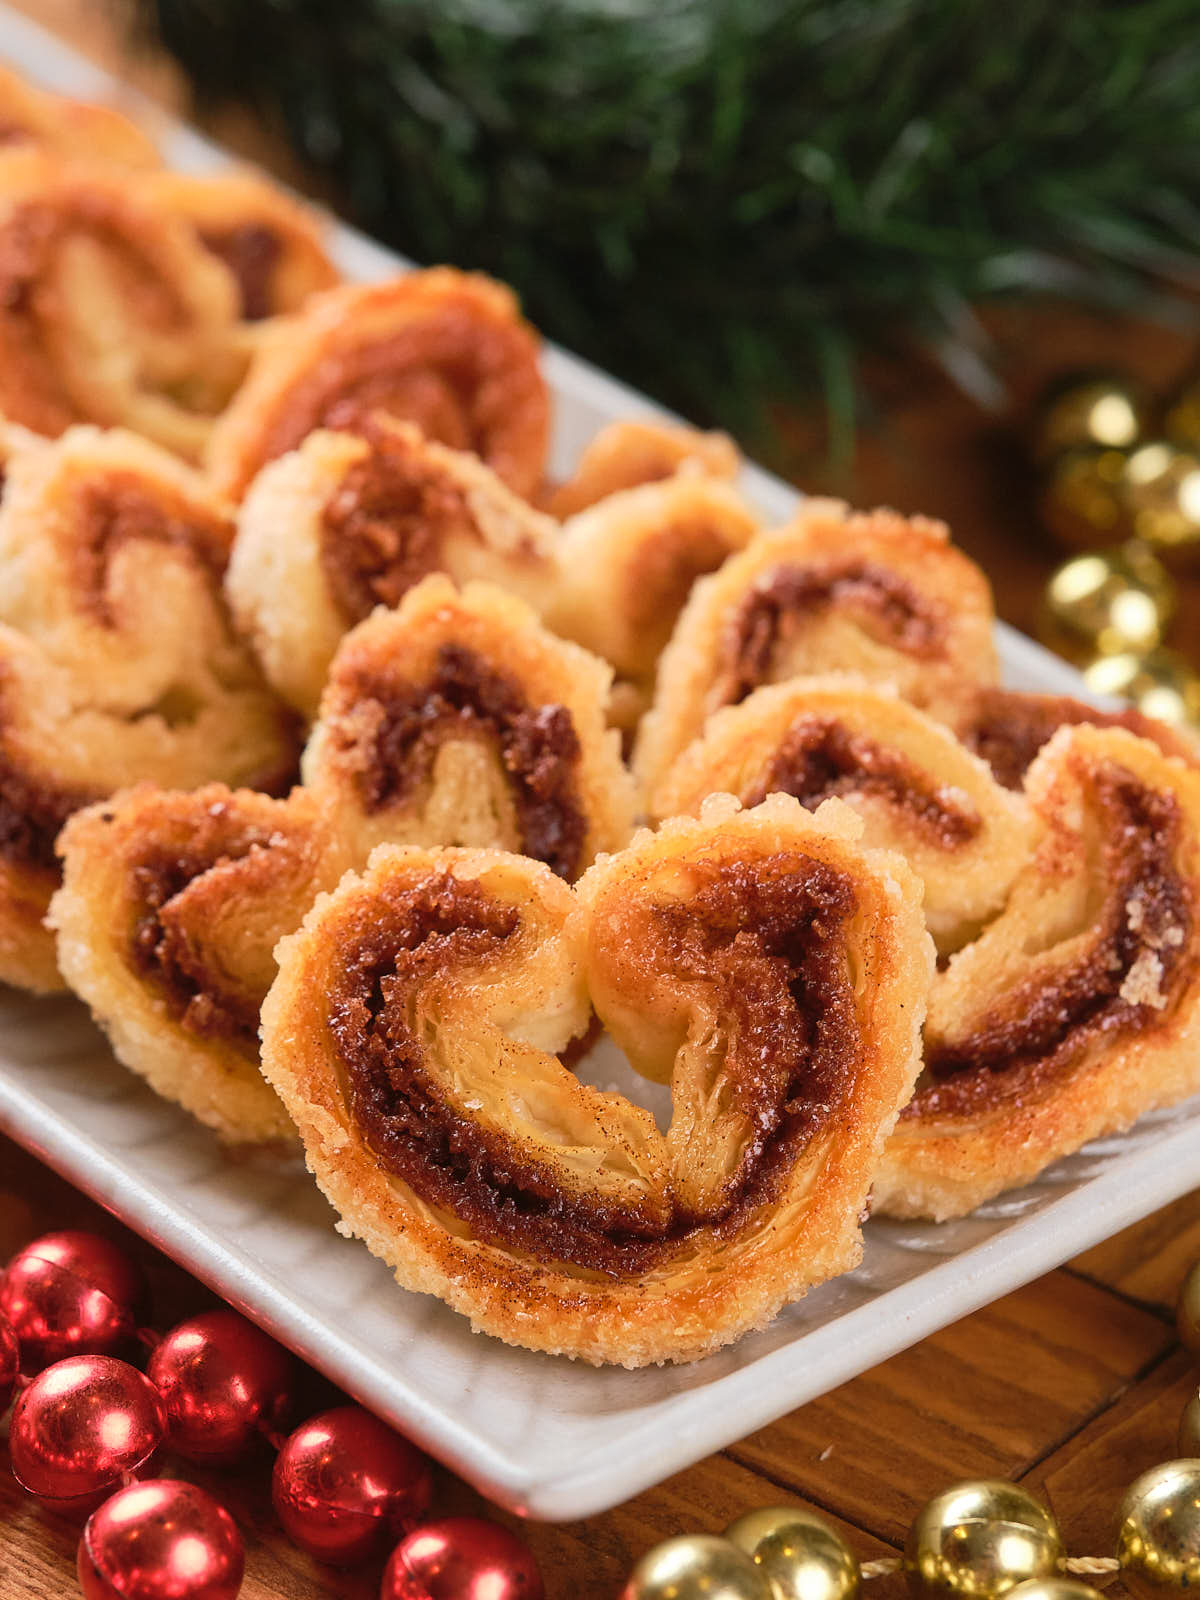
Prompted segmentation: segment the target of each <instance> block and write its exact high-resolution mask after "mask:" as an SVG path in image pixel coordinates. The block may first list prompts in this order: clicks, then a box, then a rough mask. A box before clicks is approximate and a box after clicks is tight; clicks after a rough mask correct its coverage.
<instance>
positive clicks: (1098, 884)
mask: <svg viewBox="0 0 1200 1600" xmlns="http://www.w3.org/2000/svg"><path fill="white" fill-rule="evenodd" d="M1026 793H1027V795H1028V798H1029V801H1030V804H1031V805H1032V807H1033V809H1034V812H1035V814H1036V816H1037V818H1038V820H1039V822H1040V824H1041V828H1042V830H1043V831H1042V835H1041V838H1040V840H1039V841H1038V844H1037V846H1036V849H1035V851H1034V854H1033V856H1032V858H1031V859H1030V861H1029V863H1028V864H1027V866H1026V867H1025V869H1024V871H1023V872H1021V873H1020V874H1019V875H1018V877H1017V879H1016V881H1015V883H1014V885H1013V889H1012V893H1011V895H1010V896H1009V900H1008V904H1007V905H1006V906H1005V908H1004V910H1003V911H1002V912H1001V914H1000V915H999V916H998V917H997V918H996V919H995V921H993V922H992V923H991V924H990V925H989V926H988V927H987V928H986V929H985V931H984V932H983V933H982V934H981V936H980V937H979V938H978V939H976V940H975V941H974V943H972V944H970V945H968V946H967V947H966V948H965V949H963V950H961V951H959V952H958V954H957V955H954V956H952V957H951V958H950V963H949V966H948V967H947V969H946V970H945V971H944V972H940V973H939V974H938V975H937V977H936V978H935V979H934V983H933V987H932V989H931V991H930V996H929V1015H928V1020H927V1022H926V1028H925V1064H924V1069H923V1071H922V1075H921V1078H920V1081H919V1082H918V1084H917V1088H916V1092H915V1093H914V1095H913V1098H912V1101H911V1102H910V1104H909V1105H908V1106H907V1107H906V1109H905V1111H904V1113H903V1115H902V1116H901V1119H900V1122H899V1124H898V1125H897V1129H896V1132H895V1134H894V1135H893V1137H892V1138H891V1140H890V1141H889V1143H888V1146H887V1150H886V1152H885V1154H884V1159H883V1163H882V1166H881V1169H880V1173H879V1176H878V1178H877V1181H876V1199H877V1203H878V1206H879V1208H880V1209H882V1210H885V1211H889V1212H892V1213H894V1214H898V1215H903V1216H932V1217H935V1218H942V1217H949V1216H957V1215H959V1214H960V1213H962V1212H965V1211H969V1210H971V1209H972V1208H973V1207H974V1206H976V1205H978V1204H979V1203H980V1202H981V1201H983V1200H986V1199H988V1198H990V1197H991V1196H992V1195H995V1194H998V1193H1000V1192H1001V1191H1002V1190H1005V1189H1010V1188H1014V1187H1016V1186H1017V1185H1019V1184H1022V1183H1026V1182H1028V1181H1029V1180H1030V1179H1031V1178H1034V1177H1035V1176H1036V1175H1037V1174H1038V1173H1039V1172H1041V1171H1042V1169H1043V1168H1044V1167H1047V1166H1049V1164H1050V1163H1051V1162H1052V1161H1056V1160H1057V1159H1058V1158H1059V1157H1060V1156H1064V1155H1067V1154H1069V1153H1070V1152H1071V1151H1074V1150H1077V1149H1078V1148H1079V1147H1080V1146H1081V1145H1082V1144H1084V1143H1085V1142H1086V1141H1087V1140H1088V1139H1093V1138H1097V1137H1099V1136H1100V1135H1101V1134H1105V1133H1111V1132H1113V1131H1114V1130H1116V1129H1120V1128H1126V1127H1128V1126H1129V1125H1130V1124H1131V1123H1132V1122H1134V1121H1135V1120H1136V1119H1137V1118H1138V1117H1139V1116H1141V1115H1142V1114H1143V1113H1144V1112H1146V1111H1149V1110H1150V1109H1151V1108H1153V1107H1154V1106H1162V1105H1170V1104H1172V1103H1173V1102H1174V1101H1176V1100H1180V1099H1182V1098H1184V1097H1185V1096H1186V1095H1189V1094H1192V1093H1194V1092H1195V1091H1196V1090H1197V1089H1200V771H1197V770H1196V769H1194V768H1192V767H1188V766H1187V765H1185V764H1184V763H1183V762H1182V761H1179V760H1176V759H1174V758H1172V757H1170V756H1168V755H1166V754H1164V753H1163V751H1162V750H1161V749H1159V747H1158V746H1157V745H1156V744H1153V743H1151V742H1150V741H1149V740H1146V739H1140V738H1138V737H1136V736H1135V735H1134V734H1132V733H1130V732H1128V731H1127V730H1126V729H1124V728H1097V727H1092V726H1089V725H1087V724H1080V725H1077V726H1068V727H1064V728H1062V729H1060V730H1059V732H1058V733H1056V734H1055V735H1054V736H1053V738H1052V739H1051V740H1050V742H1049V743H1048V744H1047V745H1046V746H1045V747H1044V749H1043V750H1042V751H1041V753H1040V754H1039V755H1038V756H1037V758H1036V759H1035V761H1034V763H1033V765H1032V767H1031V768H1030V769H1029V775H1028V779H1027V781H1026Z"/></svg>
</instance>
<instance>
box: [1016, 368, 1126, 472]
mask: <svg viewBox="0 0 1200 1600" xmlns="http://www.w3.org/2000/svg"><path fill="white" fill-rule="evenodd" d="M1145 421H1146V407H1145V402H1144V400H1143V398H1142V396H1141V394H1140V392H1139V391H1138V390H1137V389H1136V388H1135V387H1134V386H1133V385H1131V384H1130V383H1128V382H1127V381H1126V380H1125V379H1124V378H1123V377H1121V376H1120V374H1118V373H1096V374H1093V375H1091V376H1082V377H1081V376H1077V377H1074V378H1071V379H1068V380H1067V381H1066V382H1065V383H1064V384H1061V385H1059V386H1058V387H1057V388H1056V389H1055V390H1054V391H1053V392H1052V393H1051V394H1050V395H1049V396H1048V397H1047V399H1046V400H1045V402H1044V403H1043V406H1042V409H1041V414H1040V416H1039V417H1038V421H1037V429H1036V437H1035V440H1034V446H1035V454H1036V455H1037V457H1038V459H1039V460H1042V461H1045V460H1049V459H1051V458H1052V457H1054V456H1056V455H1059V454H1061V452H1062V451H1064V450H1072V449H1077V448H1079V447H1081V446H1087V445H1092V446H1099V447H1100V448H1101V449H1108V450H1128V449H1129V448H1130V446H1131V445H1134V444H1136V443H1137V441H1138V439H1139V438H1140V437H1141V434H1142V431H1143V429H1144V427H1145Z"/></svg>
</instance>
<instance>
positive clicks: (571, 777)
mask: <svg viewBox="0 0 1200 1600" xmlns="http://www.w3.org/2000/svg"><path fill="white" fill-rule="evenodd" d="M611 679H612V674H611V671H610V669H609V668H608V667H606V666H605V664H604V663H603V662H601V661H599V660H597V659H596V658H595V657H594V656H590V655H588V653H587V652H586V651H584V650H581V649H580V648H579V647H578V646H577V645H573V644H569V643H568V642H567V641H566V640H563V639H558V638H556V637H555V636H554V635H553V634H551V633H549V632H547V630H546V629H545V628H543V627H542V626H541V625H540V623H539V622H538V620H537V618H536V617H535V616H534V614H533V612H532V611H530V609H529V607H528V606H526V605H525V604H524V603H523V602H522V601H520V600H518V599H517V597H516V596H515V595H509V594H505V593H503V591H501V590H499V589H496V588H493V587H492V586H491V585H489V584H483V583H472V584H468V585H467V587H466V588H465V589H464V590H463V591H462V593H461V594H460V593H458V591H457V590H456V589H455V587H454V585H453V584H452V583H451V582H450V580H449V579H448V578H446V577H443V576H441V575H434V576H431V577H428V578H426V579H424V581H423V582H421V583H420V584H418V586H417V587H416V588H415V589H411V590H410V591H409V592H408V594H407V595H406V596H405V598H404V600H403V602H402V603H401V605H400V606H399V608H398V609H397V610H395V611H377V612H376V613H375V614H374V615H373V616H372V617H370V618H368V620H367V621H366V622H363V623H361V624H360V625H359V626H358V627H357V628H356V629H355V630H354V631H353V633H351V634H349V635H348V636H347V637H346V639H345V640H344V641H343V643H342V646H341V648H340V649H339V651H338V653H337V656H336V657H335V659H334V663H333V669H332V671H331V673H330V677H329V682H328V685H327V687H326V690H325V694H324V696H323V698H322V701H321V717H320V720H319V722H318V723H317V725H316V728H315V729H314V731H313V736H312V738H311V739H310V741H309V744H308V747H307V749H306V750H305V753H304V763H303V771H304V779H305V782H306V783H308V784H310V785H312V786H313V787H314V788H315V789H318V790H319V791H320V792H321V793H322V794H324V795H326V796H327V797H328V803H329V805H330V807H331V810H332V812H333V814H334V816H335V818H336V823H335V825H336V827H337V828H338V830H339V832H340V833H342V834H343V835H345V836H347V837H349V838H352V839H354V840H355V841H356V852H357V853H358V854H359V855H360V856H361V858H362V859H364V860H365V859H366V854H367V852H368V851H369V850H370V849H371V848H372V847H373V846H374V845H376V844H379V843H382V842H384V841H390V842H399V843H408V842H412V843H416V844H432V843H443V844H457V845H490V846H497V847H500V848H502V849H510V850H515V851H519V852H520V853H521V854H523V855H527V856H530V857H532V858H533V859H534V860H536V861H540V862H544V863H545V864H546V865H547V866H548V867H550V868H551V870H552V871H554V872H555V873H557V874H558V876H559V877H562V878H566V879H568V880H572V879H574V878H577V877H578V876H579V874H580V873H581V872H582V871H583V870H584V868H585V867H587V866H588V865H589V864H590V863H591V862H592V861H593V860H594V859H595V858H596V856H597V855H598V854H599V853H600V852H601V851H606V850H615V849H618V848H619V847H620V846H621V845H623V844H624V843H625V842H626V840H627V839H628V838H629V835H630V832H631V830H632V825H633V814H634V790H633V782H632V779H631V778H630V776H629V773H628V771H627V770H626V768H625V766H624V764H623V763H622V761H621V757H620V751H619V748H618V735H617V734H616V733H615V732H614V731H612V730H611V729H609V728H608V727H607V726H606V724H605V717H604V712H605V705H606V702H607V697H608V689H609V685H610V683H611Z"/></svg>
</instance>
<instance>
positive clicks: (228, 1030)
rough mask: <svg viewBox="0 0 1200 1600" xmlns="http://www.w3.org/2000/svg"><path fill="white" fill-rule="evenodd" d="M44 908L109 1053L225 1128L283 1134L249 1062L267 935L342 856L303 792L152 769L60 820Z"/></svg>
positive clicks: (235, 1136) (66, 970)
mask: <svg viewBox="0 0 1200 1600" xmlns="http://www.w3.org/2000/svg"><path fill="white" fill-rule="evenodd" d="M61 849H62V854H63V858H64V863H65V865H64V875H63V887H62V888H61V889H60V890H59V892H58V893H57V894H56V895H55V897H54V900H53V903H52V907H51V913H50V915H51V919H52V921H53V923H54V925H55V927H56V928H57V930H58V958H59V963H60V965H61V967H62V972H63V975H64V977H65V978H66V980H67V982H68V983H69V984H70V986H71V988H72V989H74V990H75V992H76V993H77V994H79V995H80V996H81V997H82V998H83V999H85V1000H86V1001H87V1003H88V1005H89V1006H90V1007H91V1010H92V1014H93V1016H94V1017H95V1018H96V1021H97V1022H99V1023H100V1024H101V1026H102V1027H103V1028H104V1030H105V1032H106V1033H107V1034H108V1036H109V1039H110V1041H111V1043H112V1047H113V1051H114V1053H115V1054H116V1056H117V1057H118V1059H119V1060H121V1061H123V1062H125V1063H126V1065H127V1066H130V1067H132V1068H133V1069H134V1070H135V1071H136V1072H138V1073H139V1074H140V1075H141V1076H142V1077H144V1078H145V1079H146V1080H147V1081H148V1082H149V1084H150V1085H151V1087H152V1088H154V1089H155V1090H156V1091H157V1092H158V1093H159V1094H161V1095H163V1096H164V1097H165V1098H166V1099H169V1100H173V1101H175V1102H176V1103H177V1104H179V1105H181V1106H183V1107H184V1109H185V1110H187V1111H190V1112H191V1113H192V1115H193V1116H195V1117H197V1118H199V1120H200V1121H201V1122H203V1123H205V1124H207V1125H208V1126H209V1127H211V1128H213V1129H215V1130H216V1132H217V1133H218V1134H220V1136H221V1137H222V1138H224V1139H226V1140H228V1141H230V1142H235V1143H253V1144H265V1143H272V1142H278V1141H285V1140H286V1141H288V1142H291V1141H292V1140H294V1138H295V1134H294V1131H293V1129H292V1126H291V1123H290V1121H289V1119H288V1116H287V1114H286V1112H285V1111H284V1109H283V1107H282V1106H281V1105H280V1103H279V1100H278V1099H277V1097H276V1096H275V1095H274V1094H273V1093H272V1091H271V1090H270V1089H269V1088H268V1086H267V1085H266V1083H264V1081H263V1078H262V1075H261V1073H260V1072H259V1069H258V1013H259V1007H260V1006H261V1004H262V998H263V996H264V995H265V994H266V992H267V990H268V988H269V987H270V985H271V981H272V979H273V977H274V975H275V959H274V954H273V952H274V949H275V945H276V942H277V941H278V939H279V936H280V934H281V933H282V932H284V931H286V930H288V929H290V928H295V927H296V926H297V925H298V924H299V922H300V920H301V918H302V917H303V916H304V914H305V912H306V911H307V910H308V908H309V907H310V906H311V905H312V902H313V899H314V898H315V896H316V894H317V892H318V890H319V889H321V888H322V887H328V886H329V885H331V884H333V883H336V881H337V878H338V875H339V872H340V870H341V869H342V867H343V866H344V865H345V862H344V861H343V859H342V857H341V856H340V855H339V854H338V852H337V849H336V845H335V842H334V840H333V839H332V837H331V835H330V834H329V831H328V829H326V828H325V827H324V826H323V825H322V822H321V817H320V812H319V808H318V807H317V805H316V804H315V803H314V801H313V799H312V797H311V796H310V795H308V794H306V793H305V792H304V791H303V790H302V789H297V790H295V791H294V792H293V793H292V795H291V796H290V797H289V798H288V799H286V800H272V799H270V798H268V797H267V796H266V795H262V794H253V793H251V792H250V791H249V790H245V789H241V790H237V791H231V790H230V789H227V788H226V787H224V786H223V785H221V784H211V785H209V786H208V787H206V788H203V789H198V790H195V791H194V792H192V793H191V794H180V793H177V792H172V791H168V790H161V789H155V788H153V787H151V786H150V785H149V784H142V785H139V786H138V787H137V788H134V789H130V790H126V791H125V792H124V793H123V794H120V795H117V796H115V797H114V798H113V800H112V801H111V802H106V803H103V804H100V805H94V806H90V807H89V808H88V809H87V810H86V811H81V812H79V813H77V815H75V816H74V817H72V818H71V820H70V821H69V822H68V824H67V826H66V828H65V829H64V831H63V835H62V840H61Z"/></svg>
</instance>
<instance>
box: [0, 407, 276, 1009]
mask: <svg viewBox="0 0 1200 1600" xmlns="http://www.w3.org/2000/svg"><path fill="white" fill-rule="evenodd" d="M230 534H231V528H230V524H229V521H228V519H227V518H226V517H225V515H224V514H223V512H222V510H221V508H220V506H219V505H218V504H217V503H216V502H215V501H214V500H213V499H212V497H211V495H210V494H209V492H208V489H207V486H206V485H205V484H204V483H203V481H202V480H200V479H199V478H198V477H197V476H196V475H195V474H194V473H192V472H191V471H190V470H189V469H188V468H187V467H185V466H184V465H183V464H182V463H181V462H179V461H177V460H176V459H175V458H174V457H172V456H170V455H168V454H167V453H166V452H164V451H161V450H158V449H156V448H155V447H154V446H153V445H151V444H149V443H147V442H146V441H145V440H143V439H138V438H136V437H135V436H134V435H132V434H126V433H121V432H115V431H114V432H111V433H104V432H101V431H100V430H98V429H94V428H73V429H71V430H69V431H68V432H67V433H66V434H64V435H63V437H62V438H61V439H59V440H58V441H56V442H55V443H44V444H41V445H37V446H35V447H33V448H31V449H24V450H18V451H17V452H16V453H15V454H14V455H13V456H12V457H11V459H10V460H9V463H8V477H7V484H6V487H5V492H4V498H3V503H2V505H0V978H3V979H4V980H5V981H7V982H10V983H18V984H21V985H23V986H25V987H28V988H34V989H51V988H56V987H59V985H60V980H59V978H58V974H57V971H56V967H55V959H54V945H53V940H52V938H51V936H50V935H49V933H48V932H47V931H46V930H45V929H44V928H43V927H42V917H43V915H44V913H45V909H46V903H47V901H48V900H49V897H50V894H51V892H52V890H53V888H54V885H55V882H56V880H57V865H56V861H55V855H54V841H55V836H56V835H57V833H58V831H59V828H60V827H61V826H62V824H63V822H64V821H65V820H66V818H67V816H69V815H70V813H71V812H72V811H75V810H78V809H79V808H80V807H81V806H83V805H86V804H88V803H89V802H90V801H93V800H97V799H100V798H102V797H104V796H105V795H108V794H110V793H111V792H112V791H113V790H114V789H117V788H119V787H121V786H123V785H125V784H128V783H131V782H133V781H135V780H136V779H138V778H143V777H144V778H151V779H154V780H156V781H158V782H160V783H164V784H172V785H176V786H179V787H191V786H193V785H196V784H199V783H203V782H206V781H208V780H209V779H211V778H214V777H218V778H223V779H226V780H228V781H230V782H232V783H245V784H251V785H254V786H257V787H263V788H277V787H280V786H286V784H287V782H288V781H289V778H290V775H291V773H292V772H293V771H294V768H295V762H296V757H297V740H296V735H295V729H294V722H293V718H292V717H291V715H290V714H289V713H287V712H286V711H285V710H284V708H283V707H282V706H281V705H280V703H279V702H278V701H277V700H276V699H275V697H274V695H273V694H271V693H270V691H269V690H268V688H267V686H266V684H265V683H264V682H263V680H262V677H261V675H260V674H259V671H258V668H257V666H256V665H255V663H254V661H253V658H252V657H251V656H250V653H249V652H248V651H247V650H246V648H245V646H244V645H243V644H242V643H241V642H240V641H239V640H238V639H237V638H236V637H235V635H234V633H233V631H232V628H231V626H230V623H229V620H228V617H227V615H226V613H225V609H224V606H223V604H222V601H221V592H220V583H221V571H222V567H223V565H224V561H225V554H226V550H227V548H228V544H229V539H230Z"/></svg>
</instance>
